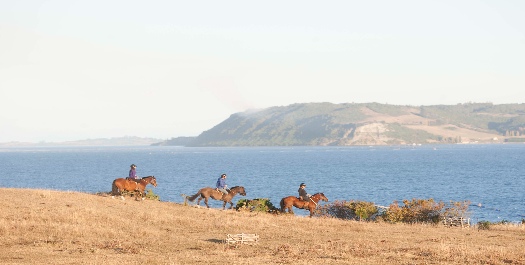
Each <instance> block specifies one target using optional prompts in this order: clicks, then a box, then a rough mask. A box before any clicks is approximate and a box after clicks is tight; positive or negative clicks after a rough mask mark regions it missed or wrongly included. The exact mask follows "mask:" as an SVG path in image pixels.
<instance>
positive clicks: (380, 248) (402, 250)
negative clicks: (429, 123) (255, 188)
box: [0, 188, 525, 264]
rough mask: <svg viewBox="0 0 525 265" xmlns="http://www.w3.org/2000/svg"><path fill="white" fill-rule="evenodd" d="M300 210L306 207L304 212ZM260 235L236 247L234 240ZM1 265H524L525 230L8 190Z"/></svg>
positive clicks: (0, 206)
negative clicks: (232, 244) (231, 236)
mask: <svg viewBox="0 0 525 265" xmlns="http://www.w3.org/2000/svg"><path fill="white" fill-rule="evenodd" d="M297 211H299V210H297ZM236 233H250V234H252V233H254V234H259V235H260V243H259V244H258V245H256V246H249V245H243V246H240V247H238V248H228V247H226V245H225V244H224V243H223V240H224V239H225V238H226V234H236ZM0 238H2V241H1V242H0V261H1V263H2V264H35V263H36V264H139V263H140V264H297V263H301V264H525V252H524V251H523V244H524V242H525V228H524V227H523V226H520V227H516V226H513V227H510V226H499V227H496V228H493V229H491V230H481V231H478V230H476V229H474V228H468V229H467V228H464V229H461V228H446V227H442V226H427V225H405V224H397V225H391V224H385V223H360V222H354V221H342V220H337V219H319V218H313V219H310V218H302V217H293V216H289V215H280V216H272V215H267V214H257V213H243V212H235V211H221V210H217V209H204V208H194V207H188V206H183V205H180V204H175V203H169V202H157V201H133V200H129V199H128V200H125V201H122V200H119V199H112V198H111V197H104V196H99V195H93V194H84V193H73V192H59V191H49V190H27V189H10V188H1V189H0Z"/></svg>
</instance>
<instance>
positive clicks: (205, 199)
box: [204, 197, 210, 208]
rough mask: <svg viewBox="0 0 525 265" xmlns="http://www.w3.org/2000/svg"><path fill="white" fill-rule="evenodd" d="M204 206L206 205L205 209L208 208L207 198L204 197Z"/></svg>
mask: <svg viewBox="0 0 525 265" xmlns="http://www.w3.org/2000/svg"><path fill="white" fill-rule="evenodd" d="M204 204H206V207H207V208H210V206H209V205H208V197H205V198H204Z"/></svg>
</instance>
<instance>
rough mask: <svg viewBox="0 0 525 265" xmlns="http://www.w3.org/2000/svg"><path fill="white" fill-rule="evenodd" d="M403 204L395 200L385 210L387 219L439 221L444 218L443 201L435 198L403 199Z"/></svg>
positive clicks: (408, 221) (417, 221) (393, 221)
mask: <svg viewBox="0 0 525 265" xmlns="http://www.w3.org/2000/svg"><path fill="white" fill-rule="evenodd" d="M403 204H404V205H403V206H401V207H400V206H399V203H398V202H397V201H394V202H393V203H392V204H391V205H390V207H389V209H388V210H387V211H386V212H385V214H384V216H383V218H384V220H386V221H389V222H392V223H397V222H403V223H434V224H436V223H438V222H439V221H440V220H441V219H442V210H443V207H444V206H445V204H444V203H443V202H438V203H436V202H434V199H428V200H423V199H412V200H411V201H409V200H403Z"/></svg>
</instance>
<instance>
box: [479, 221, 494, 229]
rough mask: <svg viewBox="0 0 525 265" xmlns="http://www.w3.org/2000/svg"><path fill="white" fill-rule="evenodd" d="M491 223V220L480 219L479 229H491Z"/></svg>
mask: <svg viewBox="0 0 525 265" xmlns="http://www.w3.org/2000/svg"><path fill="white" fill-rule="evenodd" d="M490 226H491V223H490V222H489V221H479V222H478V230H490Z"/></svg>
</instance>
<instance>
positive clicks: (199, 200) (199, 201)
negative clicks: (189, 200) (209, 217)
mask: <svg viewBox="0 0 525 265" xmlns="http://www.w3.org/2000/svg"><path fill="white" fill-rule="evenodd" d="M201 200H202V197H199V199H198V200H197V205H198V206H201Z"/></svg>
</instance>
